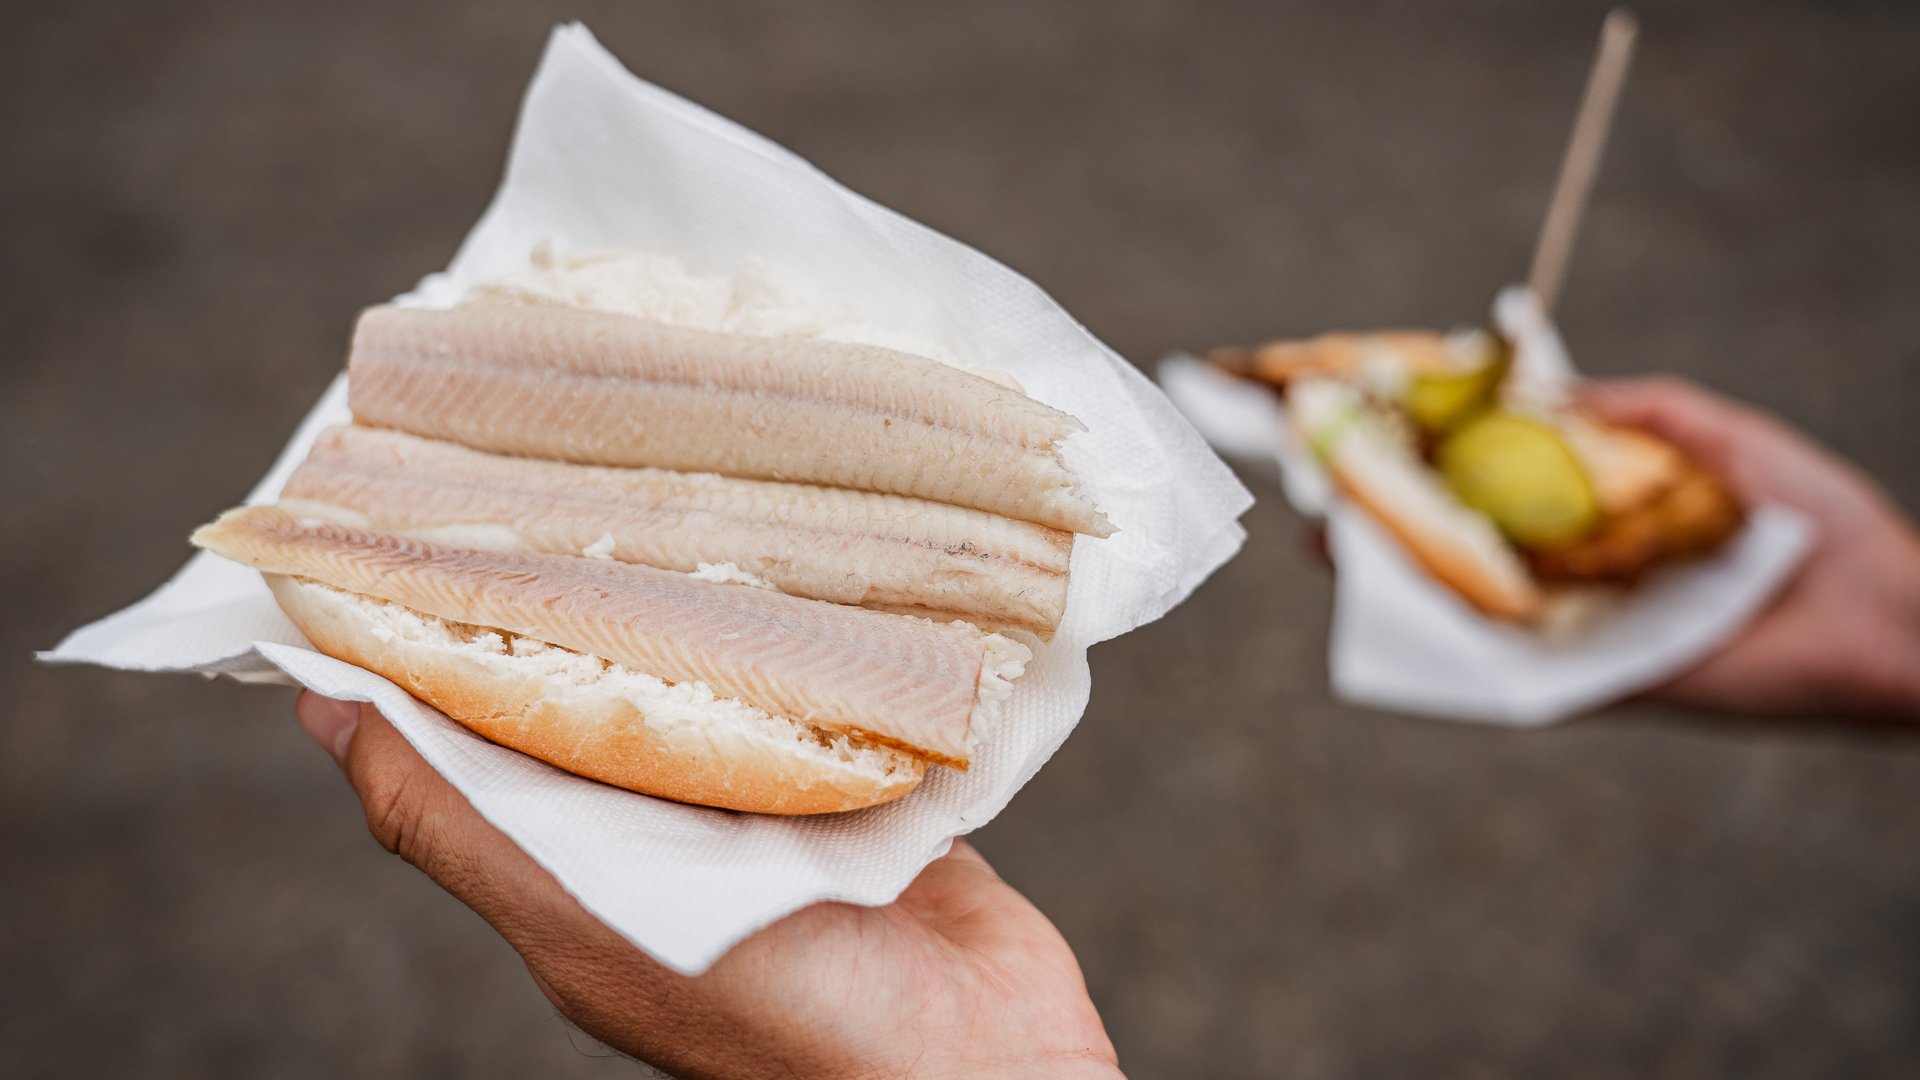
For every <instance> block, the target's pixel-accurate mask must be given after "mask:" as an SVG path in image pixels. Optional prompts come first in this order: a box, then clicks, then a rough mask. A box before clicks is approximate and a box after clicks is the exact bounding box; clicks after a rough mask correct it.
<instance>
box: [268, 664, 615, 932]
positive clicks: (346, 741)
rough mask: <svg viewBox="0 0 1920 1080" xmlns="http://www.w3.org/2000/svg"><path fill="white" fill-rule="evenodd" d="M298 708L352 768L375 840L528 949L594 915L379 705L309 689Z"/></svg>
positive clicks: (311, 731)
mask: <svg viewBox="0 0 1920 1080" xmlns="http://www.w3.org/2000/svg"><path fill="white" fill-rule="evenodd" d="M294 712H295V715H297V716H298V717H299V720H300V726H301V727H303V728H305V729H306V731H307V734H308V735H310V736H311V737H312V738H313V740H314V741H315V742H317V743H319V744H320V747H321V749H323V750H326V751H327V752H328V753H329V754H330V755H332V756H333V759H334V760H335V761H336V762H338V763H339V765H340V768H341V770H342V771H343V772H345V773H346V775H347V782H348V783H350V784H351V785H353V791H354V794H355V795H357V796H359V798H360V805H361V807H362V809H364V810H365V812H366V816H367V829H368V831H370V832H372V833H373V837H374V839H376V840H378V841H379V842H380V844H381V846H383V847H385V848H386V849H387V850H388V851H391V852H393V853H394V854H395V855H398V856H400V857H401V858H402V859H405V860H406V861H407V862H410V863H412V864H413V865H414V866H416V867H418V868H419V869H420V870H421V871H423V872H425V873H426V875H427V876H428V877H430V878H432V879H433V880H434V881H436V882H438V883H439V885H440V886H441V888H444V889H446V890H447V891H448V892H450V893H452V894H453V895H454V896H456V897H458V898H459V899H460V900H461V902H463V903H465V904H466V905H467V906H468V907H470V908H472V909H473V910H474V911H475V912H477V913H479V915H480V917H481V918H484V919H486V920H487V921H488V922H489V923H492V924H493V927H494V929H496V930H498V931H500V933H501V935H502V936H504V937H505V938H507V940H508V941H509V942H511V943H513V945H514V946H515V947H516V948H518V949H520V951H521V952H522V953H528V952H529V951H530V950H536V949H537V948H538V947H539V945H540V944H541V941H540V940H539V939H540V938H542V937H547V936H549V935H552V934H554V933H555V932H562V933H564V932H565V931H567V930H569V929H574V928H578V927H580V926H581V925H582V924H586V923H591V922H592V917H591V916H589V915H587V914H586V912H584V911H582V910H581V909H580V907H579V905H578V904H576V903H575V902H574V901H573V899H572V898H571V897H569V896H568V895H567V894H566V893H565V891H563V890H562V889H561V888H560V886H559V884H558V883H557V882H555V881H554V880H553V878H552V876H551V875H549V874H548V873H547V872H546V871H545V870H543V869H541V867H540V865H539V864H538V863H535V862H534V861H533V859H532V858H530V857H529V856H528V855H527V854H526V853H525V852H523V851H521V850H520V849H519V848H518V847H517V846H515V845H514V843H513V841H511V840H509V839H507V837H506V835H505V834H504V833H502V832H500V831H499V830H498V829H496V828H494V827H493V826H492V825H490V824H488V822H487V820H486V819H485V818H483V817H481V816H480V814H479V812H478V811H476V810H475V809H474V808H473V806H472V804H470V803H468V802H467V800H466V798H465V797H464V796H462V795H461V794H460V792H459V791H458V790H456V789H455V788H454V786H453V785H452V784H450V783H448V782H447V780H446V778H445V777H442V776H441V775H440V774H439V773H438V772H435V771H434V769H433V766H431V765H429V764H427V762H426V759H424V758H422V757H421V756H420V754H419V753H418V752H417V751H415V750H414V748H413V746H412V744H410V743H408V742H407V740H406V738H405V736H403V735H401V734H400V733H399V732H398V731H397V730H395V729H394V727H393V725H392V724H390V723H388V722H387V719H386V717H384V716H381V715H380V712H379V710H377V709H375V708H374V707H373V706H371V705H362V704H356V703H353V702H345V701H335V700H333V699H331V698H325V697H321V696H320V695H318V694H315V693H312V692H311V691H308V692H304V693H302V694H301V695H300V699H299V701H298V702H297V703H296V704H295V706H294ZM596 925H597V924H596Z"/></svg>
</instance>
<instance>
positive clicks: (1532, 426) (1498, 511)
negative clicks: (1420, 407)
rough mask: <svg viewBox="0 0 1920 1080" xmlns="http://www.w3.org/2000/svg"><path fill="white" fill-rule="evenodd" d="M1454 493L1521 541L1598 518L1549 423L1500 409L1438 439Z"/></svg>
mask: <svg viewBox="0 0 1920 1080" xmlns="http://www.w3.org/2000/svg"><path fill="white" fill-rule="evenodd" d="M1438 464H1439V466H1440V473H1441V475H1442V476H1444V477H1445V478H1446V481H1447V486H1448V487H1450V488H1452V489H1453V493H1454V495H1456V496H1458V497H1459V499H1460V501H1461V502H1463V503H1465V504H1467V505H1468V506H1470V507H1472V508H1474V509H1475V510H1478V511H1480V512H1481V513H1483V514H1485V515H1487V517H1489V518H1491V519H1493V523H1494V525H1495V526H1497V527H1498V528H1499V529H1500V531H1501V533H1503V534H1504V535H1505V536H1506V537H1507V539H1509V540H1511V541H1513V542H1514V543H1515V544H1519V545H1521V546H1522V547H1536V548H1551V547H1555V546H1559V545H1565V544H1570V543H1573V542H1574V541H1576V540H1579V539H1581V538H1582V537H1584V536H1586V535H1587V534H1588V533H1590V532H1592V531H1593V528H1594V526H1596V525H1597V524H1599V521H1600V504H1599V501H1598V500H1597V499H1596V498H1595V497H1594V493H1593V483H1592V481H1591V480H1589V479H1588V477H1587V472H1586V470H1585V469H1584V468H1582V467H1581V465H1580V459H1579V458H1577V457H1575V456H1574V453H1573V451H1572V449H1570V448H1569V447H1568V446H1567V443H1566V440H1564V439H1562V438H1561V437H1560V433H1559V432H1558V431H1556V430H1554V429H1553V428H1552V427H1550V426H1548V425H1546V424H1543V423H1541V422H1539V421H1538V420H1531V419H1528V418H1526V417H1523V416H1517V415H1515V414H1513V413H1510V412H1506V411H1504V410H1499V409H1495V410H1491V411H1488V412H1483V413H1481V414H1480V415H1478V416H1476V417H1474V418H1473V419H1471V420H1468V421H1467V422H1466V423H1465V424H1463V425H1461V427H1460V428H1459V430H1457V431H1455V432H1454V433H1453V434H1451V435H1449V436H1448V437H1447V438H1446V439H1445V440H1444V441H1442V442H1441V444H1440V447H1439V452H1438Z"/></svg>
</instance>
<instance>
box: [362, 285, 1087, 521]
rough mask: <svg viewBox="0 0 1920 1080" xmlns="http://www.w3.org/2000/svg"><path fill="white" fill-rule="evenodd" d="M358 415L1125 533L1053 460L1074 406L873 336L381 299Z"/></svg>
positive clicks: (578, 457) (487, 442)
mask: <svg viewBox="0 0 1920 1080" xmlns="http://www.w3.org/2000/svg"><path fill="white" fill-rule="evenodd" d="M349 371H350V378H349V389H348V396H349V400H350V403H351V405H352V407H353V413H354V416H355V418H356V419H358V420H359V421H361V422H362V423H366V424H372V425H375V426H378V427H392V428H399V429H401V430H403V431H410V432H413V433H414V434H416V435H426V436H431V437H434V438H442V439H451V440H453V441H455V442H459V443H464V444H466V445H468V446H472V447H476V448H478V449H482V450H492V451H497V452H501V453H508V454H519V455H524V456H528V457H544V458H554V459H558V460H562V461H573V462H580V463H585V464H596V465H650V466H658V467H661V468H668V469H680V470H685V471H698V472H717V473H724V474H726V475H728V476H744V477H753V478H758V479H765V480H793V481H800V482H804V483H812V484H823V485H827V486H831V487H843V488H854V489H857V490H861V491H879V492H888V493H891V494H896V495H913V496H918V497H920V498H925V499H932V500H934V501H935V502H943V503H951V504H953V505H956V506H966V507H971V508H973V509H976V510H985V511H988V512H990V513H995V514H1000V515H1002V516H1005V517H1010V518H1018V519H1021V520H1023V521H1032V522H1037V523H1039V524H1042V525H1049V526H1052V527H1053V528H1056V529H1064V530H1067V531H1069V532H1083V533H1089V534H1091V535H1094V536H1106V535H1108V534H1110V533H1111V532H1112V531H1113V529H1112V526H1111V525H1109V524H1108V522H1107V519H1106V517H1105V515H1103V514H1101V513H1100V512H1099V511H1098V510H1097V509H1095V508H1094V506H1093V503H1092V501H1091V500H1090V499H1089V498H1088V497H1087V495H1086V493H1085V492H1083V491H1081V490H1080V486H1079V482H1078V480H1077V479H1076V478H1075V476H1074V475H1073V473H1072V472H1071V471H1070V470H1069V469H1068V468H1067V467H1066V465H1065V463H1064V462H1062V460H1061V458H1060V452H1059V449H1058V446H1057V444H1058V443H1059V442H1060V441H1061V440H1062V439H1065V438H1066V437H1067V436H1069V435H1071V434H1073V433H1074V432H1076V431H1083V430H1085V428H1084V426H1083V425H1082V424H1081V423H1080V422H1079V421H1078V420H1075V419H1074V418H1073V417H1071V416H1068V415H1067V414H1066V413H1063V412H1060V411H1059V410H1057V409H1053V408H1050V407H1048V406H1046V405H1043V404H1041V403H1040V402H1038V401H1035V400H1033V399H1032V398H1029V397H1027V396H1025V395H1024V394H1019V393H1015V392H1014V391H1012V390H1009V389H1007V388H1006V387H1003V386H997V385H995V384H994V383H992V382H989V381H987V380H986V379H983V378H981V377H979V376H977V375H972V374H969V373H967V372H964V371H960V370H958V369H956V368H952V367H949V366H947V365H945V364H941V363H938V362H936V361H933V360H928V359H926V358H924V357H918V356H913V355H910V354H908V353H902V352H895V351H893V350H891V349H883V348H879V347H877V346H871V345H854V344H848V343H845V342H835V341H821V340H814V339H806V338H771V337H754V336H750V335H744V334H726V333H714V332H710V331H705V330H694V329H690V328H687V327H678V326H668V325H666V324H664V323H657V322H651V321H648V320H645V319H636V318H631V317H628V316H623V315H610V314H606V313H604V312H594V311H578V310H572V309H568V308H559V307H539V306H528V307H513V306H487V305H478V306H469V307H461V308H455V309H453V310H450V311H420V310H411V309H402V308H394V307H375V308H371V309H369V310H367V311H366V312H365V313H363V314H362V315H361V316H360V322H359V325H358V327H357V328H356V329H355V331H354V338H353V352H352V357H351V360H350V362H349Z"/></svg>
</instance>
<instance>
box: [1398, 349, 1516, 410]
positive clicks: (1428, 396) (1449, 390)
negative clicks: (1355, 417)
mask: <svg viewBox="0 0 1920 1080" xmlns="http://www.w3.org/2000/svg"><path fill="white" fill-rule="evenodd" d="M1473 338H1474V344H1475V346H1476V348H1477V351H1478V352H1479V356H1478V357H1476V358H1475V360H1476V361H1477V362H1472V363H1469V364H1468V365H1467V366H1464V367H1460V368H1457V369H1454V370H1447V371H1422V372H1418V373H1416V374H1415V375H1414V376H1413V378H1412V380H1411V381H1410V382H1409V383H1408V385H1407V392H1406V410H1407V415H1408V416H1409V417H1412V419H1413V422H1414V423H1415V424H1416V425H1418V426H1419V428H1420V430H1421V431H1424V432H1427V433H1428V434H1430V435H1440V434H1444V433H1446V432H1448V431H1451V430H1452V429H1453V428H1455V427H1457V426H1459V425H1460V424H1461V423H1462V422H1463V421H1465V420H1466V419H1467V418H1468V417H1470V416H1472V415H1473V414H1475V413H1477V412H1479V411H1480V410H1481V409H1483V408H1485V407H1487V406H1488V405H1490V404H1492V402H1493V397H1494V394H1495V393H1496V392H1497V391H1498V390H1499V389H1500V381H1501V380H1502V379H1504V378H1506V377H1507V368H1508V367H1509V366H1510V365H1511V364H1512V361H1513V346H1512V345H1511V344H1509V343H1508V342H1507V339H1506V338H1504V337H1501V336H1500V335H1498V334H1491V333H1487V332H1485V331H1479V332H1476V333H1475V334H1474V335H1473Z"/></svg>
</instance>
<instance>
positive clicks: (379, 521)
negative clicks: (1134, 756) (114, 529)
mask: <svg viewBox="0 0 1920 1080" xmlns="http://www.w3.org/2000/svg"><path fill="white" fill-rule="evenodd" d="M280 500H281V506H282V507H283V508H285V509H287V510H290V511H292V512H295V513H299V514H306V515H312V516H319V517H325V518H328V519H329V520H334V521H339V522H341V523H343V524H349V525H360V526H365V527H368V528H372V529H376V530H379V531H383V532H402V533H406V534H408V535H410V536H414V537H417V538H419V539H423V540H432V541H436V542H441V543H446V544H449V545H452V546H455V547H485V548H500V549H505V550H524V551H546V552H552V553H554V554H559V555H588V556H592V557H596V558H611V559H616V560H618V561H620V562H631V563H642V564H645V565H647V566H657V567H660V568H661V569H663V570H678V571H681V572H683V573H696V572H699V570H700V568H701V566H702V565H703V564H730V565H731V566H733V567H735V568H736V569H737V570H738V571H740V572H742V573H743V574H744V575H747V576H749V577H750V578H759V579H764V580H765V581H766V582H769V583H771V585H772V586H773V587H774V588H777V589H779V590H780V591H782V592H786V593H791V594H793V595H795V596H807V597H812V598H813V599H816V600H829V601H832V602H834V603H836V604H860V605H864V606H868V607H874V608H879V609H883V610H900V609H914V610H916V611H920V612H924V613H927V614H929V615H931V616H942V615H944V616H945V617H947V618H960V619H965V620H967V621H969V622H972V623H976V624H979V625H986V626H993V627H1014V628H1019V629H1024V630H1031V631H1034V632H1036V633H1038V634H1041V635H1042V636H1049V635H1051V634H1052V633H1053V631H1054V629H1055V628H1057V627H1058V626H1059V625H1060V615H1061V612H1062V611H1063V610H1064V609H1065V607H1066V602H1067V569H1068V561H1069V558H1070V556H1071V554H1072V550H1073V534H1071V533H1065V532H1061V531H1059V530H1057V529H1049V528H1047V527H1045V526H1043V525H1035V524H1033V523H1031V522H1026V521H1014V520H1011V519H1008V518H1003V517H999V516H997V515H994V514H988V513H985V512H983V511H979V510H968V509H965V508H963V507H958V506H948V505H946V504H944V503H935V502H928V501H926V500H924V499H914V498H908V497H906V496H903V495H878V494H874V493H871V492H862V491H846V490H843V489H839V488H823V487H816V486H814V485H811V484H782V483H778V482H775V481H770V480H742V479H738V478H735V477H727V476H718V475H715V474H713V473H680V472H673V471H671V470H668V469H622V468H611V467H602V466H590V465H566V464H561V463H558V462H552V461H537V460H533V459H530V458H515V457H506V456H503V455H499V454H489V453H484V452H482V451H479V450H470V449H468V448H466V447H464V446H460V445H458V444H455V443H449V442H441V441H438V440H434V439H422V438H418V437H416V436H413V435H406V434H403V433H401V432H397V431H387V430H383V429H378V428H363V427H357V426H356V427H340V428H334V429H332V430H329V431H327V432H324V433H322V434H321V436H320V438H319V440H318V441H317V442H316V443H314V446H313V451H312V453H310V454H309V455H308V456H307V460H306V461H305V462H303V463H302V464H301V466H300V468H299V469H298V470H296V471H295V472H294V474H293V476H292V477H291V478H289V479H288V481H287V484H286V487H285V489H283V490H282V491H281V494H280Z"/></svg>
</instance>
